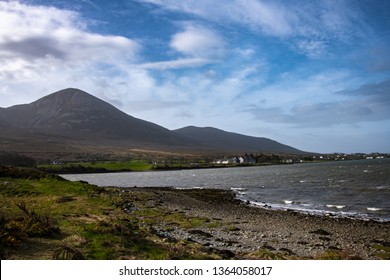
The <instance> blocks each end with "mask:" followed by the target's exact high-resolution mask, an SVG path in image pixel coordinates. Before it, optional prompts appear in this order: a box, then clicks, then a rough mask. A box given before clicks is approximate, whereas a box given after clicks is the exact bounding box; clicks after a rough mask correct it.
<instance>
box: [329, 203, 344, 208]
mask: <svg viewBox="0 0 390 280" xmlns="http://www.w3.org/2000/svg"><path fill="white" fill-rule="evenodd" d="M326 207H328V208H337V209H343V208H345V207H346V205H333V204H327V205H326Z"/></svg>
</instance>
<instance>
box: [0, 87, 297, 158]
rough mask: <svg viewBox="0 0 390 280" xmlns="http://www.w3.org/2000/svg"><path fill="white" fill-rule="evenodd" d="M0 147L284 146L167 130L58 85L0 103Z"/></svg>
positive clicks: (70, 150) (42, 151) (56, 150)
mask: <svg viewBox="0 0 390 280" xmlns="http://www.w3.org/2000/svg"><path fill="white" fill-rule="evenodd" d="M0 128H1V130H2V133H1V134H0V151H8V152H20V153H25V154H26V153H27V154H29V155H32V156H35V157H42V156H46V157H52V156H53V155H56V156H62V157H63V156H64V155H70V154H116V155H118V154H121V155H125V154H129V153H132V152H135V151H136V152H138V153H142V152H145V153H160V154H164V153H165V154H166V153H174V154H184V153H187V154H188V153H191V154H192V153H210V152H289V153H299V152H300V151H299V150H296V149H294V148H292V147H289V146H286V145H283V144H280V143H278V142H275V141H273V140H270V139H266V138H258V137H250V136H245V135H240V134H236V133H231V132H226V131H222V130H218V129H215V128H197V127H185V128H182V129H178V130H173V131H171V130H168V129H166V128H164V127H162V126H159V125H157V124H154V123H151V122H147V121H144V120H141V119H137V118H134V117H132V116H130V115H128V114H126V113H124V112H122V111H120V110H119V109H117V108H115V107H114V106H112V105H111V104H109V103H107V102H105V101H102V100H100V99H99V98H96V97H94V96H93V95H90V94H89V93H86V92H84V91H81V90H79V89H74V88H68V89H64V90H61V91H58V92H55V93H52V94H50V95H48V96H45V97H43V98H41V99H39V100H37V101H35V102H32V103H30V104H23V105H16V106H12V107H9V108H0Z"/></svg>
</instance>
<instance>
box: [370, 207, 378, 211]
mask: <svg viewBox="0 0 390 280" xmlns="http://www.w3.org/2000/svg"><path fill="white" fill-rule="evenodd" d="M367 210H368V211H380V210H382V209H381V208H375V207H367Z"/></svg>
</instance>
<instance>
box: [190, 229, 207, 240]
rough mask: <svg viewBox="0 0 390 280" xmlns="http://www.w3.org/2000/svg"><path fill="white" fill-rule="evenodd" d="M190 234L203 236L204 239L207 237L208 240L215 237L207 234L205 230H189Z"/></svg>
mask: <svg viewBox="0 0 390 280" xmlns="http://www.w3.org/2000/svg"><path fill="white" fill-rule="evenodd" d="M188 233H191V234H196V235H200V236H203V237H206V238H211V237H213V235H212V234H210V233H208V232H205V231H203V230H200V229H193V230H189V231H188Z"/></svg>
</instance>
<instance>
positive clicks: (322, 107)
mask: <svg viewBox="0 0 390 280" xmlns="http://www.w3.org/2000/svg"><path fill="white" fill-rule="evenodd" d="M389 92H390V80H387V81H384V82H381V83H376V84H366V85H363V86H361V87H359V88H358V89H354V90H344V91H339V92H335V93H333V95H339V96H342V97H344V99H340V100H339V101H330V102H318V103H306V104H298V105H294V106H292V108H291V109H290V110H289V111H286V110H285V109H282V108H281V107H265V106H256V107H254V108H252V109H250V110H248V111H249V112H251V113H252V114H253V115H254V117H255V118H257V119H259V120H264V121H267V122H271V123H285V124H292V125H295V126H299V127H330V126H334V125H339V124H350V125H358V124H360V123H364V122H376V121H383V120H389V119H390V96H389Z"/></svg>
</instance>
